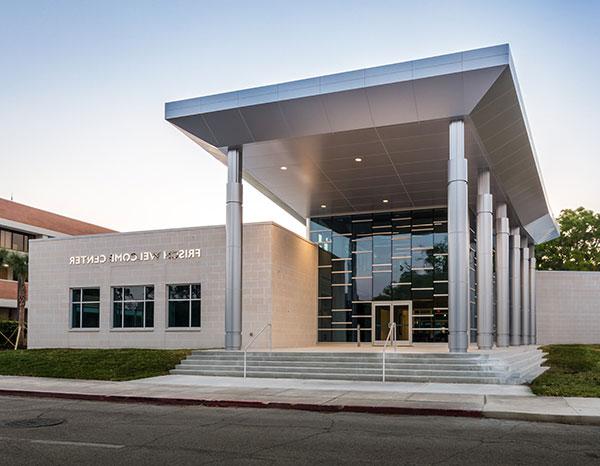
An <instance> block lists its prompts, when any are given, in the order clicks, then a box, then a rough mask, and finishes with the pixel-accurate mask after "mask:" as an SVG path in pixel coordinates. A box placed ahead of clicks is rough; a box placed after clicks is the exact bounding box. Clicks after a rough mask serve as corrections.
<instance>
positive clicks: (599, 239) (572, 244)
mask: <svg viewBox="0 0 600 466" xmlns="http://www.w3.org/2000/svg"><path fill="white" fill-rule="evenodd" d="M557 220H558V224H559V225H560V237H559V238H557V239H555V240H552V241H549V242H547V243H544V244H541V245H539V246H536V251H535V256H536V260H537V268H538V269H540V270H584V271H600V214H599V213H596V212H594V211H592V210H589V209H584V208H583V207H578V208H577V209H575V210H572V209H565V210H563V211H562V212H561V213H560V215H559V217H558V219H557Z"/></svg>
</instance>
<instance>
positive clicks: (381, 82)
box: [166, 45, 558, 242]
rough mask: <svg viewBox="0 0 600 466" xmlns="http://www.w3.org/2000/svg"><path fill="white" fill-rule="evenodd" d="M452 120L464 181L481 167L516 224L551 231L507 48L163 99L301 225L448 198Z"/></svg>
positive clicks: (172, 117) (542, 233)
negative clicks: (461, 149)
mask: <svg viewBox="0 0 600 466" xmlns="http://www.w3.org/2000/svg"><path fill="white" fill-rule="evenodd" d="M456 118H462V119H464V120H465V122H466V140H465V148H466V156H467V158H468V159H469V182H470V185H471V186H473V187H475V186H476V185H477V183H476V179H477V173H478V170H480V169H482V168H485V167H489V168H490V169H491V172H492V175H493V179H492V190H493V194H494V195H495V196H496V199H497V200H499V201H504V202H507V204H508V205H509V209H510V214H511V217H513V222H518V223H519V224H520V225H522V226H523V227H524V228H525V230H526V231H527V233H528V234H529V235H530V236H531V238H532V239H533V240H534V241H536V242H541V241H546V240H548V239H550V238H553V237H555V236H557V235H558V229H557V227H556V224H555V223H554V221H553V220H552V214H551V212H550V210H549V208H548V204H547V200H546V196H545V192H544V187H543V184H542V179H541V175H540V173H539V169H538V166H537V161H536V156H535V151H534V149H533V144H532V142H531V137H530V132H529V130H528V127H527V121H526V117H525V113H524V110H523V105H522V103H521V99H520V95H519V91H518V85H517V83H516V79H515V76H514V71H513V66H512V62H511V58H510V51H509V47H508V46H507V45H501V46H496V47H489V48H485V49H479V50H474V51H468V52H462V53H455V54H450V55H445V56H441V57H434V58H429V59H424V60H416V61H412V62H406V63H400V64H394V65H386V66H382V67H377V68H369V69H363V70H357V71H352V72H348V73H339V74H335V75H330V76H323V77H319V78H311V79H304V80H301V81H295V82H290V83H284V84H277V85H272V86H264V87H260V88H256V89H249V90H243V91H237V92H228V93H225V94H219V95H214V96H208V97H200V98H194V99H188V100H183V101H178V102H170V103H167V104H166V119H167V120H168V121H169V122H171V123H172V124H174V125H175V126H176V127H178V128H179V129H180V130H181V131H183V132H184V133H185V134H186V135H188V136H189V137H190V138H192V139H193V140H194V141H196V142H197V143H198V144H199V145H200V146H201V147H202V148H204V149H205V150H207V151H208V152H209V153H211V154H212V155H213V156H215V157H217V158H219V159H220V160H221V161H223V162H224V163H226V157H225V153H226V151H227V148H228V147H240V148H242V152H243V168H244V178H245V179H246V180H247V181H248V182H250V183H251V184H252V185H254V186H255V187H256V188H258V189H259V190H260V191H262V192H263V193H265V194H266V195H267V196H269V197H270V198H271V199H272V200H274V201H275V202H276V203H277V204H279V205H280V206H282V207H283V208H285V209H286V210H287V211H288V212H290V213H291V214H292V215H294V216H295V217H297V218H298V219H300V220H303V219H305V218H307V217H311V216H318V215H330V214H340V213H351V212H361V211H369V210H391V209H404V208H407V209H408V208H419V207H425V206H436V205H445V204H446V201H447V199H446V197H447V190H446V179H447V164H448V137H449V136H448V125H449V123H450V121H451V120H452V119H456ZM282 167H285V168H284V169H282ZM476 195H477V193H476V189H473V188H472V189H470V190H469V201H470V203H471V205H474V204H475V200H476Z"/></svg>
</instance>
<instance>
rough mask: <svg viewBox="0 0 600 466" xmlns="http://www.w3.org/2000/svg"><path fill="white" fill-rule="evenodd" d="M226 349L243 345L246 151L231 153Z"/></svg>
mask: <svg viewBox="0 0 600 466" xmlns="http://www.w3.org/2000/svg"><path fill="white" fill-rule="evenodd" d="M226 209H227V211H226V222H225V244H226V251H225V262H226V263H225V276H226V278H225V280H226V283H225V349H226V350H239V349H241V347H242V151H241V149H238V148H230V149H229V151H228V152H227V207H226Z"/></svg>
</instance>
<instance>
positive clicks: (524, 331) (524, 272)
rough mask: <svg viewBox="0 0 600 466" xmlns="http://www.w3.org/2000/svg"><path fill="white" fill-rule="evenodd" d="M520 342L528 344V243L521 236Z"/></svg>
mask: <svg viewBox="0 0 600 466" xmlns="http://www.w3.org/2000/svg"><path fill="white" fill-rule="evenodd" d="M521 344H523V345H528V344H529V244H528V241H527V238H526V237H525V236H523V237H521Z"/></svg>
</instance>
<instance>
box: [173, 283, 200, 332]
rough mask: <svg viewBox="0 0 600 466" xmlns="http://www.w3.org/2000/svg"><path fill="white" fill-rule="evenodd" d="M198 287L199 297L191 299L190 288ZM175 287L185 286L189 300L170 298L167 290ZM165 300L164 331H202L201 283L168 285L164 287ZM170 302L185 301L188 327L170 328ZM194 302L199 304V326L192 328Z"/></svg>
mask: <svg viewBox="0 0 600 466" xmlns="http://www.w3.org/2000/svg"><path fill="white" fill-rule="evenodd" d="M195 285H197V286H199V287H200V297H199V298H192V286H195ZM176 286H187V287H188V288H189V298H181V299H180V298H173V299H171V298H170V294H169V289H170V287H176ZM165 299H166V303H167V305H166V306H165V310H166V316H165V317H166V319H165V321H166V325H165V327H166V329H167V330H183V331H186V330H187V331H189V330H192V331H193V330H201V329H202V283H201V282H195V283H168V284H167V285H166V286H165ZM171 301H173V302H184V301H187V302H188V325H187V326H172V325H171V322H170V320H169V313H170V310H169V307H170V306H169V304H170V303H171ZM194 301H198V303H199V304H200V315H199V319H198V323H199V325H197V326H195V325H194V326H193V325H192V303H193V302H194Z"/></svg>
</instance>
